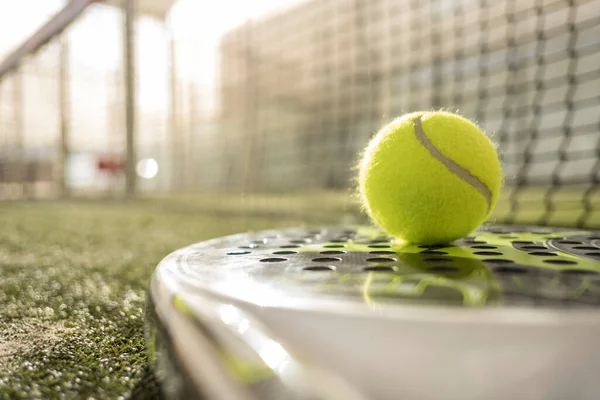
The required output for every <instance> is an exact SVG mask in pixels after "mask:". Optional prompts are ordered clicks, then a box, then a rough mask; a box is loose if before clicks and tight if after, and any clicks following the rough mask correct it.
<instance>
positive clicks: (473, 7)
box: [219, 0, 600, 191]
mask: <svg viewBox="0 0 600 400" xmlns="http://www.w3.org/2000/svg"><path fill="white" fill-rule="evenodd" d="M599 18H600V3H599V2H598V1H584V2H581V3H578V4H571V3H568V2H545V1H544V2H534V1H516V0H505V1H501V2H486V1H472V0H460V1H438V0H429V1H419V0H410V1H406V2H399V1H396V0H310V1H306V2H303V3H301V4H299V5H296V6H294V7H288V8H285V9H279V10H276V11H275V12H273V13H271V14H269V15H266V16H264V17H262V18H257V19H253V20H249V21H247V22H246V23H245V24H242V25H240V26H238V27H237V28H235V29H233V30H231V31H230V32H228V33H227V34H226V35H225V36H224V37H223V39H222V42H221V47H220V55H221V61H220V62H221V68H220V83H221V86H220V98H221V115H220V132H221V134H220V135H219V141H220V144H219V149H220V152H221V154H222V155H223V157H222V158H221V160H222V168H223V169H224V170H223V171H221V173H222V174H224V175H223V180H224V181H225V182H227V184H228V185H229V186H232V187H242V188H245V190H250V191H252V190H275V189H277V190H291V189H293V188H297V189H305V188H339V187H347V186H349V185H351V177H352V176H353V175H354V172H353V171H352V167H353V165H354V164H355V162H356V160H357V159H358V157H357V154H358V153H359V152H360V150H361V149H362V148H363V147H364V145H365V143H366V141H367V140H368V138H369V137H370V136H371V135H372V134H373V133H374V132H375V131H376V130H377V129H378V128H379V127H380V126H381V125H382V124H383V123H385V122H387V121H389V120H390V119H392V118H393V117H394V116H397V115H399V114H401V113H403V112H407V111H413V110H422V109H431V108H434V109H439V108H445V109H450V110H455V111H456V110H458V111H459V112H460V113H461V114H463V115H465V116H467V117H470V118H474V119H476V120H477V121H478V122H479V123H480V124H481V125H482V126H483V127H484V129H486V131H488V132H490V133H491V134H492V135H493V138H494V140H495V141H496V142H498V144H499V149H500V152H501V154H502V156H503V158H504V165H505V169H506V173H507V177H508V183H509V184H520V185H538V184H548V183H550V182H552V184H554V185H561V184H565V185H567V184H574V183H587V182H589V179H590V172H591V171H593V170H594V168H597V156H596V154H595V150H594V149H595V148H597V147H598V136H597V127H598V124H599V114H598V112H597V110H598V106H599V105H600V100H599V99H598V97H597V93H598V91H599V90H600V72H599V71H598V69H597V65H598V62H600V25H599V22H600V19H599Z"/></svg>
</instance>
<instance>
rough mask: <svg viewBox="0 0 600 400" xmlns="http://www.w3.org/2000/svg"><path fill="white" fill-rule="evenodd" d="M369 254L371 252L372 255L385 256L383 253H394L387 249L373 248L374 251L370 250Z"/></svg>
mask: <svg viewBox="0 0 600 400" xmlns="http://www.w3.org/2000/svg"><path fill="white" fill-rule="evenodd" d="M369 254H372V255H374V256H385V255H392V254H396V253H394V252H393V251H389V250H374V251H370V252H369Z"/></svg>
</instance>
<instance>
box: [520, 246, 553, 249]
mask: <svg viewBox="0 0 600 400" xmlns="http://www.w3.org/2000/svg"><path fill="white" fill-rule="evenodd" d="M521 249H523V250H548V248H547V247H546V246H539V245H528V246H523V247H521Z"/></svg>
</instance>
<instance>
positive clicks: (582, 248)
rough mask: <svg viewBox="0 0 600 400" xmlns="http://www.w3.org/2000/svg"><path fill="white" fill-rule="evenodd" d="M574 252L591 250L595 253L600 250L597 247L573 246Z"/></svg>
mask: <svg viewBox="0 0 600 400" xmlns="http://www.w3.org/2000/svg"><path fill="white" fill-rule="evenodd" d="M573 248H574V249H575V250H592V251H597V250H600V249H598V248H597V247H594V246H575V247H573Z"/></svg>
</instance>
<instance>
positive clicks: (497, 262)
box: [483, 258, 513, 264]
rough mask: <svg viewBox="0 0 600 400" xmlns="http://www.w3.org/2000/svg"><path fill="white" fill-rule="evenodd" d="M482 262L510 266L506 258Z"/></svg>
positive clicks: (510, 261)
mask: <svg viewBox="0 0 600 400" xmlns="http://www.w3.org/2000/svg"><path fill="white" fill-rule="evenodd" d="M483 262H486V263H491V264H512V263H513V261H512V260H507V259H506V258H488V259H486V260H483Z"/></svg>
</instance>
